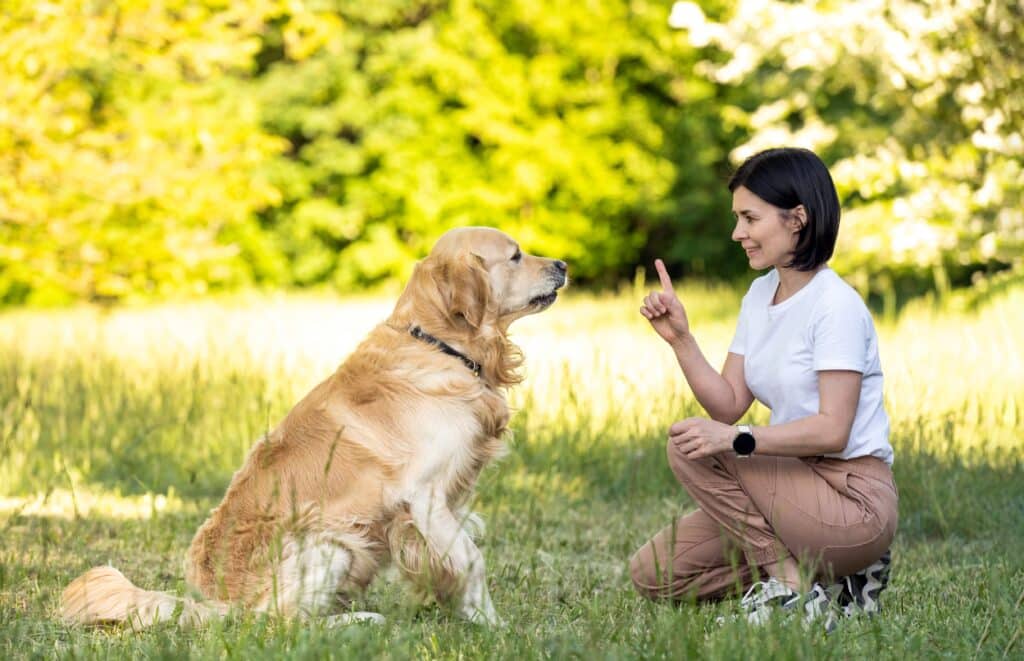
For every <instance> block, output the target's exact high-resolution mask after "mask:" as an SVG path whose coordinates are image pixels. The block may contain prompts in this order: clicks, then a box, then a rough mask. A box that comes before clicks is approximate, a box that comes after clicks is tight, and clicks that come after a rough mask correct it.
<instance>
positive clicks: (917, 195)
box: [673, 0, 1024, 293]
mask: <svg viewBox="0 0 1024 661" xmlns="http://www.w3.org/2000/svg"><path fill="white" fill-rule="evenodd" d="M673 22H674V23H675V24H676V25H677V26H679V27H681V28H685V29H686V32H685V34H687V35H688V37H689V40H690V42H691V43H693V44H694V45H700V46H701V47H704V48H705V49H706V51H707V52H708V53H709V55H710V58H711V59H708V60H706V61H704V62H702V64H701V66H702V68H703V70H704V71H706V72H707V74H708V77H709V78H710V79H711V80H714V81H716V82H717V83H719V84H721V85H725V86H728V87H731V88H733V90H734V99H735V105H733V106H731V107H726V108H724V112H723V115H724V116H725V117H726V118H727V119H728V121H731V122H735V123H737V124H738V125H740V126H742V127H743V128H744V129H745V130H746V131H748V132H749V135H750V140H749V141H747V142H746V143H744V144H742V145H740V146H738V147H737V148H736V149H735V151H734V152H733V157H734V159H735V160H739V159H741V158H743V157H745V156H747V155H749V154H750V153H753V152H754V151H756V150H758V149H761V148H764V147H768V146H775V145H778V144H799V145H803V146H807V147H811V148H813V149H815V150H816V151H818V152H819V153H820V154H822V155H823V157H824V158H825V160H826V162H828V163H830V165H831V166H832V171H833V176H834V178H835V181H836V185H837V187H838V188H839V191H840V197H841V199H842V201H843V205H844V210H845V212H844V229H843V231H842V232H841V234H840V244H839V246H838V247H837V251H836V259H835V262H834V263H835V265H836V266H837V268H838V269H839V270H840V271H841V272H843V273H844V274H845V275H847V276H848V277H850V278H851V279H852V280H853V281H854V282H856V284H858V286H859V287H860V288H861V290H862V291H865V292H867V291H872V292H879V293H888V292H891V291H892V290H893V289H894V287H896V288H901V289H905V288H908V287H909V288H910V289H912V290H917V291H920V290H921V289H922V288H934V289H937V290H938V291H939V292H940V293H944V292H945V291H946V290H948V289H949V287H950V286H951V284H954V285H955V284H960V285H962V284H966V283H968V282H969V281H970V280H971V278H972V277H973V278H974V280H975V281H977V280H978V279H979V278H984V277H985V276H986V275H987V274H989V273H991V272H994V271H998V270H1002V269H1007V268H1013V269H1016V270H1017V271H1021V270H1024V210H1022V209H1024V204H1022V203H1024V96H1022V95H1021V94H1020V93H1019V87H1020V84H1019V81H1020V80H1021V79H1022V77H1024V13H1022V9H1021V5H1020V4H1019V3H1017V2H1013V1H1011V0H996V1H994V2H986V1H983V0H973V1H968V2H964V1H959V0H956V1H954V0H933V1H932V2H927V3H921V2H917V1H909V0H890V1H888V2H885V3H819V2H810V1H804V2H797V3H782V2H775V1H773V0H747V1H745V2H742V3H739V4H738V5H737V6H736V7H735V11H734V12H733V13H731V14H730V15H729V16H727V17H725V18H724V20H723V21H722V22H709V21H708V20H707V19H705V18H704V17H703V15H702V14H701V12H700V11H699V10H697V9H696V7H695V6H694V5H692V4H691V3H679V6H678V7H677V8H676V9H675V13H674V21H673Z"/></svg>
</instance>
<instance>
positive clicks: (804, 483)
mask: <svg viewBox="0 0 1024 661" xmlns="http://www.w3.org/2000/svg"><path fill="white" fill-rule="evenodd" d="M668 461H669V465H670V466H671V467H672V471H673V472H674V473H675V475H676V478H678V480H679V481H680V482H681V483H682V485H683V486H684V487H685V488H686V490H687V491H688V492H689V493H690V496H691V497H692V498H693V499H694V501H696V503H697V506H698V509H697V510H695V511H693V512H690V513H689V514H686V515H685V516H683V517H681V518H679V519H678V520H677V521H675V522H673V523H672V524H670V525H668V526H666V527H665V528H664V529H662V530H661V531H660V532H658V534H657V535H655V536H654V538H653V539H651V540H650V541H648V542H647V543H645V544H644V545H643V546H642V547H640V549H639V550H637V552H636V553H635V554H634V555H633V557H632V559H631V560H630V574H631V575H632V578H633V584H634V585H635V586H636V588H637V590H638V591H639V592H640V593H641V594H643V595H645V596H647V597H649V598H652V599H672V600H683V599H696V600H698V601H702V600H711V599H717V598H721V597H724V596H726V595H728V594H730V593H734V592H738V591H742V590H743V589H745V588H746V587H748V586H749V585H750V584H751V583H752V582H753V580H754V579H755V574H757V573H761V572H758V571H757V570H758V568H760V567H763V566H765V565H768V564H771V563H773V562H776V561H778V560H780V559H782V558H784V557H786V556H787V555H791V556H793V557H795V558H796V559H797V560H798V561H799V562H800V563H801V566H803V567H806V568H809V569H811V570H813V571H814V573H815V574H816V575H817V577H819V578H823V579H826V580H827V579H830V578H833V577H839V576H845V575H847V574H852V573H853V572H855V571H858V570H860V569H863V568H865V567H867V566H868V565H869V564H871V563H872V562H874V561H875V560H877V559H878V558H879V557H880V556H881V555H882V554H883V553H884V552H885V550H886V549H888V548H889V545H890V544H891V543H892V539H893V536H894V535H895V533H896V521H897V518H898V513H897V504H898V496H897V492H896V486H895V483H894V482H893V477H892V471H891V470H890V468H889V466H888V465H887V464H886V463H885V462H884V461H882V460H881V459H878V458H876V457H858V458H856V459H849V460H843V459H831V458H823V457H813V458H795V457H767V456H760V455H756V454H755V455H753V456H750V457H747V458H740V457H736V456H735V455H733V454H732V453H731V452H726V453H723V454H719V455H716V456H714V457H705V458H703V459H697V460H692V461H691V460H688V459H685V458H684V457H682V455H681V454H680V453H679V452H678V451H677V450H676V449H675V447H674V446H673V444H672V443H671V442H670V443H669V446H668Z"/></svg>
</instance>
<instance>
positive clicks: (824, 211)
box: [729, 147, 839, 271]
mask: <svg viewBox="0 0 1024 661" xmlns="http://www.w3.org/2000/svg"><path fill="white" fill-rule="evenodd" d="M740 186H743V187H744V188H746V189H747V190H749V191H750V192H751V193H753V194H754V195H757V196H758V197H759V198H761V199H762V200H764V201H765V202H767V203H768V204H771V205H773V206H776V207H778V208H779V209H782V214H783V217H784V218H788V217H789V216H790V213H791V212H792V210H793V209H795V208H796V207H798V206H800V205H801V204H802V205H803V207H804V210H805V211H806V212H807V224H806V225H805V226H804V228H803V229H802V230H800V235H799V237H797V242H796V248H795V249H794V251H793V259H792V260H790V262H789V264H787V265H786V266H787V267H788V268H794V269H796V270H798V271H811V270H814V269H816V268H817V267H818V266H820V265H821V264H824V263H825V262H827V261H828V260H829V259H830V258H831V257H832V251H833V250H834V249H835V246H836V236H837V235H838V234H839V195H838V194H837V193H836V187H835V184H833V183H832V176H831V175H830V174H829V172H828V168H827V167H825V164H824V163H822V162H821V159H820V158H818V156H817V154H815V153H814V152H812V151H810V150H809V149H799V148H796V147H781V148H776V149H766V150H765V151H762V152H758V153H757V154H754V155H753V156H751V157H750V158H748V159H747V160H745V161H743V164H742V165H740V167H739V168H738V169H737V170H736V172H735V173H733V175H732V177H731V178H730V179H729V190H730V191H733V192H735V190H736V189H737V188H739V187H740Z"/></svg>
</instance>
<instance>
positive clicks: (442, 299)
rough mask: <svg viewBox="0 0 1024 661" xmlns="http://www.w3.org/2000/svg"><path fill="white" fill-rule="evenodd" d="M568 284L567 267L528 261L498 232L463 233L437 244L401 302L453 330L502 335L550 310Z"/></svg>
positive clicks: (446, 236) (471, 230) (484, 229)
mask: <svg viewBox="0 0 1024 661" xmlns="http://www.w3.org/2000/svg"><path fill="white" fill-rule="evenodd" d="M567 282H568V275H567V267H566V264H565V262H563V261H560V260H556V259H546V258H544V257H536V256H534V255H528V254H526V253H524V252H523V251H522V250H521V249H520V248H519V244H518V243H516V241H515V240H514V239H512V237H510V236H508V235H507V234H505V233H503V232H499V231H498V230H496V229H491V228H489V227H462V228H459V229H454V230H451V231H449V232H447V233H446V234H444V235H443V236H442V237H441V238H440V239H438V241H437V243H436V244H434V248H433V250H431V251H430V255H428V256H427V258H426V259H425V260H423V262H421V263H420V264H418V265H417V267H416V273H415V274H414V275H413V278H412V280H411V281H410V282H409V286H408V287H407V289H406V294H405V296H407V297H409V298H412V299H414V300H417V301H419V302H420V303H426V304H427V306H428V307H432V308H433V310H432V312H433V315H432V316H437V317H441V318H444V319H446V320H447V321H448V322H449V323H450V324H451V325H452V326H453V327H456V328H464V329H467V330H469V329H476V330H481V329H483V328H485V327H487V326H493V327H496V328H498V329H500V331H501V332H504V329H506V328H507V327H508V325H509V324H510V323H512V322H513V321H515V320H516V319H519V318H520V317H523V316H526V315H528V314H533V313H536V312H540V311H541V310H544V309H546V308H548V307H549V306H550V305H551V304H552V303H554V302H555V299H556V298H557V296H558V290H559V289H560V288H562V287H564V286H565V284H566V283H567ZM421 307H422V306H421ZM427 321H428V320H426V319H423V320H421V322H424V323H426V322H427Z"/></svg>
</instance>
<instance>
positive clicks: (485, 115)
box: [0, 0, 1024, 311]
mask: <svg viewBox="0 0 1024 661" xmlns="http://www.w3.org/2000/svg"><path fill="white" fill-rule="evenodd" d="M1022 63H1024V9H1022V6H1021V4H1020V3H1019V2H1017V1H1016V0H992V1H982V0H930V1H909V0H907V1H905V0H885V1H883V0H862V1H858V2H827V3H816V2H778V1H773V0H743V1H741V2H738V3H731V2H721V1H719V0H708V1H706V2H697V3H693V2H678V3H675V4H674V5H673V4H672V3H670V2H654V1H650V0H586V1H580V0H577V1H575V2H563V1H560V0H493V1H491V0H481V1H477V2H470V1H468V0H451V1H443V0H423V1H419V0H375V1H374V2H354V1H348V0H199V1H196V0H164V1H162V2H151V1H150V0H54V1H51V2H45V1H35V0H33V1H28V0H6V1H5V2H4V11H3V13H2V15H0V80H2V81H3V84H2V86H0V304H2V305H4V306H21V305H29V306H53V305H63V304H68V303H73V302H80V301H91V302H102V303H119V302H131V301H152V300H163V299H167V298H177V297H181V296H186V297H193V296H195V295H203V294H206V293H211V292H218V291H235V290H244V289H252V288H257V289H279V288H283V289H289V290H294V289H298V288H319V289H331V290H336V291H338V292H341V293H354V292H359V291H364V290H368V289H370V290H381V289H383V290H386V291H393V290H394V288H395V287H396V286H397V284H398V283H399V282H401V281H402V280H403V278H404V277H405V276H407V275H408V273H409V271H410V270H411V268H412V265H413V263H414V261H415V260H416V259H418V258H420V257H422V256H423V255H424V254H425V253H426V251H427V250H428V249H429V247H430V245H431V244H432V242H433V240H434V239H435V238H436V237H437V236H438V235H439V234H440V233H441V232H443V231H444V230H446V229H448V228H450V227H455V226H461V225H468V224H481V225H492V226H496V227H499V228H502V229H504V230H507V231H509V232H511V233H512V234H514V235H515V236H516V237H517V238H519V239H520V240H521V242H522V243H523V245H524V247H525V248H526V249H528V250H529V251H532V252H536V253H541V254H547V255H552V256H558V257H561V258H564V259H566V260H567V261H569V262H570V263H571V265H572V271H573V273H574V275H575V277H576V281H577V283H579V284H580V285H583V286H586V287H589V288H592V289H596V290H603V289H609V288H617V287H619V286H620V285H621V284H622V283H629V282H632V281H633V280H634V279H635V278H636V277H637V275H638V270H637V269H638V267H643V266H646V265H649V264H650V263H651V261H652V260H653V258H654V257H655V256H661V257H664V258H665V259H666V261H667V262H668V263H669V265H670V268H671V269H672V271H673V272H674V273H675V274H676V275H677V276H682V277H686V278H692V279H698V280H701V281H711V282H714V281H724V282H726V283H735V282H737V279H738V278H741V279H743V281H744V282H745V281H746V280H749V276H750V274H749V272H747V266H746V261H745V260H744V258H743V255H742V252H741V251H739V250H737V249H736V248H735V246H733V245H732V244H731V241H730V240H729V233H730V230H731V222H732V221H731V216H730V213H729V209H730V195H729V193H728V191H727V190H726V188H725V182H726V180H727V179H728V176H729V174H730V172H731V171H732V169H733V168H734V167H735V166H736V165H737V164H738V162H739V161H741V160H742V159H743V158H744V157H745V156H748V155H749V154H751V153H753V152H754V151H756V150H758V149H761V148H764V147H769V146H779V145H799V146H805V147H809V148H812V149H814V150H815V151H817V152H818V153H819V154H820V155H821V156H822V158H823V159H824V160H825V162H826V163H827V164H828V165H829V166H830V168H831V170H832V173H833V176H834V178H835V182H836V185H837V187H838V189H839V194H840V198H841V201H842V203H843V208H844V215H843V227H842V230H841V233H840V244H839V246H838V247H837V251H836V257H835V259H834V260H833V262H832V264H833V267H834V268H835V269H836V270H837V271H838V272H839V273H840V274H841V275H843V276H844V277H845V278H846V279H847V280H848V281H850V282H851V283H852V284H854V285H855V286H856V287H857V288H858V290H859V291H860V292H861V293H862V295H864V296H865V297H867V298H869V299H870V300H871V301H872V304H873V305H874V306H875V308H876V310H877V309H879V308H881V309H883V310H884V309H888V310H889V311H892V310H893V309H896V307H897V306H899V305H901V303H902V302H903V301H904V300H906V299H908V298H911V297H914V296H918V295H921V294H929V293H931V295H934V296H937V297H943V296H946V295H947V294H949V292H951V291H954V290H958V291H961V292H967V293H968V294H969V295H970V296H971V297H974V298H978V297H984V296H986V295H987V294H988V293H990V292H991V291H993V290H996V289H1001V288H1004V287H1005V286H1006V285H1007V284H1012V283H1015V282H1020V281H1022V280H1024V205H1022V199H1021V198H1022V189H1024V172H1022V162H1024V89H1022V83H1021V80H1024V70H1022Z"/></svg>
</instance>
